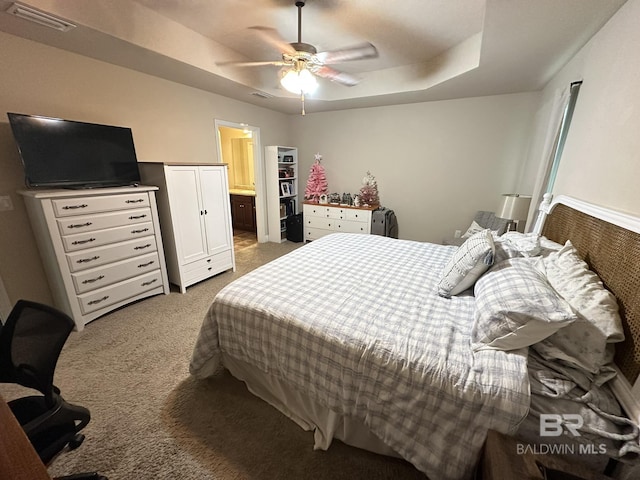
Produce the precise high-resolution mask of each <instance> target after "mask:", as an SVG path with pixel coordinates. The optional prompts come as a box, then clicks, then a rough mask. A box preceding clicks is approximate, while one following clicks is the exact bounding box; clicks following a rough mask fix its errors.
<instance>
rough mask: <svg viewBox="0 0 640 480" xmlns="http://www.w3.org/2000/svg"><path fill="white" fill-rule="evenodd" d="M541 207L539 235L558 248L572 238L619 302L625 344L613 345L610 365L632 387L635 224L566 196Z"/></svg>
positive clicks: (639, 318) (637, 307) (639, 304)
mask: <svg viewBox="0 0 640 480" xmlns="http://www.w3.org/2000/svg"><path fill="white" fill-rule="evenodd" d="M543 209H546V210H547V211H548V214H547V218H546V220H545V221H544V226H543V228H542V234H543V235H544V236H546V237H547V238H549V239H550V240H553V241H555V242H558V243H562V244H564V243H565V242H566V241H567V240H571V243H573V245H574V246H575V247H576V249H577V250H578V253H579V254H580V256H581V257H582V258H583V259H584V260H585V261H586V262H587V264H588V265H589V267H590V268H591V269H592V270H593V271H594V272H596V273H597V274H598V275H599V276H600V278H601V279H602V281H603V283H604V285H605V286H606V287H607V288H608V289H609V290H610V291H611V292H612V293H613V294H614V295H615V296H616V298H617V299H618V304H619V307H620V314H621V317H622V320H623V324H624V330H625V341H624V342H622V343H619V344H617V345H616V356H615V362H616V365H617V366H618V368H619V369H620V371H621V372H622V374H623V375H624V376H625V377H626V379H627V380H628V381H629V383H630V384H632V385H633V384H634V382H636V380H637V379H638V375H639V374H640V220H639V219H638V218H636V217H632V216H630V215H626V214H621V213H618V212H612V211H610V210H606V209H603V208H600V207H597V206H594V205H591V204H588V203H585V202H581V201H579V200H575V199H573V198H571V197H566V196H560V197H558V198H556V199H554V201H553V202H551V204H550V205H549V206H548V207H545V206H543V207H541V210H543Z"/></svg>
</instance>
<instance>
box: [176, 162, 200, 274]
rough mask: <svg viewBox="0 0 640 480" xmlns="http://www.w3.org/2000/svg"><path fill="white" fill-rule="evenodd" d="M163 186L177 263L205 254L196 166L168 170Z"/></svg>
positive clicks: (198, 178)
mask: <svg viewBox="0 0 640 480" xmlns="http://www.w3.org/2000/svg"><path fill="white" fill-rule="evenodd" d="M167 184H168V187H169V188H168V191H169V197H170V203H171V220H172V222H173V223H174V229H173V230H174V232H175V236H176V237H177V238H176V250H177V252H178V257H179V262H180V264H181V265H184V264H187V263H190V262H193V261H195V260H198V259H200V258H204V257H206V256H207V255H208V253H207V237H206V232H205V212H204V208H203V206H202V202H201V200H200V172H199V167H192V166H185V167H175V166H172V167H170V168H169V170H168V171H167Z"/></svg>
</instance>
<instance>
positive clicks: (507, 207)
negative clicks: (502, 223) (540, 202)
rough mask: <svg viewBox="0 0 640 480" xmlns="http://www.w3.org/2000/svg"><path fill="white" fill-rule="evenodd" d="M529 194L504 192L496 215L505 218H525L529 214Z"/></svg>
mask: <svg viewBox="0 0 640 480" xmlns="http://www.w3.org/2000/svg"><path fill="white" fill-rule="evenodd" d="M530 204H531V196H529V195H519V194H517V193H505V194H503V195H502V201H501V203H500V206H499V208H498V211H497V212H496V217H498V218H505V219H507V220H518V221H519V220H526V219H527V216H528V214H529V205H530Z"/></svg>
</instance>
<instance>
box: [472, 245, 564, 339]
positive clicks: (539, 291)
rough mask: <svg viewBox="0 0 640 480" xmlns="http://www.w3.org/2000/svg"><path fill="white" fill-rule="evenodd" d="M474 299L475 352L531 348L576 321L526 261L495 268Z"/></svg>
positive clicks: (483, 280) (485, 278)
mask: <svg viewBox="0 0 640 480" xmlns="http://www.w3.org/2000/svg"><path fill="white" fill-rule="evenodd" d="M475 296H476V312H475V319H474V324H473V329H472V333H471V346H472V348H473V350H474V351H477V350H485V349H494V350H515V349H518V348H524V347H528V346H529V345H533V344H534V343H536V342H539V341H541V340H543V339H545V338H546V337H548V336H549V335H553V334H554V333H556V332H557V331H558V330H559V329H561V328H562V327H564V326H565V325H568V324H570V323H571V322H573V321H575V319H576V316H575V314H574V313H573V311H572V310H571V307H570V306H569V304H568V303H567V302H566V301H565V300H564V299H562V297H560V296H559V295H558V294H557V293H556V291H555V290H554V289H553V288H552V287H551V285H549V282H547V281H546V279H545V278H544V276H543V275H542V274H541V273H540V272H539V271H538V270H537V269H536V268H535V267H534V266H533V264H532V263H531V262H530V261H529V260H527V259H524V258H523V259H517V258H516V259H509V260H505V261H503V262H501V263H500V264H498V265H496V266H495V267H494V268H492V269H491V270H490V271H489V272H487V274H486V275H484V276H483V277H482V278H480V279H479V280H478V282H477V283H476V286H475Z"/></svg>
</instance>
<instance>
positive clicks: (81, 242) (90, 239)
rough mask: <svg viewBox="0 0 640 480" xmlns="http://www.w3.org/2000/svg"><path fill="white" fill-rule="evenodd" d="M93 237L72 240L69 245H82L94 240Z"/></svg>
mask: <svg viewBox="0 0 640 480" xmlns="http://www.w3.org/2000/svg"><path fill="white" fill-rule="evenodd" d="M95 241H96V239H95V238H88V239H87V240H74V241H73V242H71V245H84V244H85V243H91V242H95Z"/></svg>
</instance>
